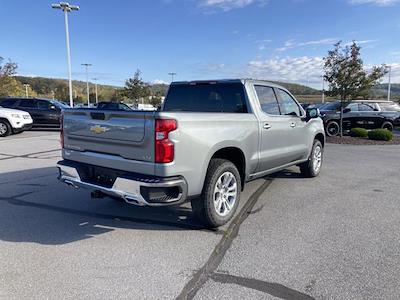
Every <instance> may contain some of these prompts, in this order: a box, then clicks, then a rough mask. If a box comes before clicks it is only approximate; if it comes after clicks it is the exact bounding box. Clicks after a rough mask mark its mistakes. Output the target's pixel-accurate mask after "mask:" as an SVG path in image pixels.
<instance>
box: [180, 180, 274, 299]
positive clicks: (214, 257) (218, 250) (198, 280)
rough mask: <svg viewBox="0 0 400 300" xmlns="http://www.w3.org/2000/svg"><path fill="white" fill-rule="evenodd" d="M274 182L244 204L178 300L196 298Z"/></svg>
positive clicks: (255, 193) (257, 191) (268, 182)
mask: <svg viewBox="0 0 400 300" xmlns="http://www.w3.org/2000/svg"><path fill="white" fill-rule="evenodd" d="M272 181H273V179H272V178H268V179H265V182H264V183H263V184H262V185H261V186H260V187H259V188H258V189H257V190H256V191H255V192H254V193H253V194H252V195H251V196H250V198H249V200H248V201H247V202H246V203H245V204H244V206H243V207H242V209H241V210H240V211H239V213H238V214H237V216H236V217H235V218H234V219H233V221H232V222H231V223H230V225H229V227H228V229H227V230H226V231H225V234H224V235H223V237H222V238H221V240H220V241H219V243H218V244H217V245H216V246H215V248H214V251H213V252H212V254H211V256H210V257H209V259H208V261H207V262H206V263H205V264H204V265H203V267H201V268H200V269H199V270H198V271H197V272H196V273H195V274H194V275H193V277H192V279H191V280H190V281H189V282H188V283H187V284H186V285H185V286H184V288H183V289H182V291H181V293H180V294H179V295H178V297H177V298H176V299H178V300H181V299H193V298H194V297H195V296H196V294H197V292H198V291H199V290H200V288H201V287H202V286H203V285H204V284H205V283H206V282H207V280H208V279H209V278H210V277H211V276H212V274H213V273H214V272H215V270H216V269H217V268H218V266H219V265H220V263H221V261H222V259H223V258H224V256H225V254H226V252H227V251H228V249H229V248H230V246H231V245H232V242H233V240H234V239H235V238H236V237H237V235H238V233H239V229H240V225H241V224H242V223H243V222H244V221H245V220H246V219H247V217H248V216H249V215H250V213H251V211H252V209H253V207H254V205H255V204H256V203H257V201H258V199H259V198H260V196H261V195H262V193H264V191H265V190H266V189H267V188H268V187H269V185H270V184H271V183H272Z"/></svg>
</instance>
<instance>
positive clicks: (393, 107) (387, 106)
mask: <svg viewBox="0 0 400 300" xmlns="http://www.w3.org/2000/svg"><path fill="white" fill-rule="evenodd" d="M379 106H380V107H381V109H382V110H383V111H400V105H399V104H397V103H379Z"/></svg>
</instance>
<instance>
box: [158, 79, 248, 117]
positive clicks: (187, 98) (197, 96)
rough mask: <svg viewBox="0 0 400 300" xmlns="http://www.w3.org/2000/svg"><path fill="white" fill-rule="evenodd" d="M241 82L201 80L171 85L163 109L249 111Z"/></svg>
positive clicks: (177, 110)
mask: <svg viewBox="0 0 400 300" xmlns="http://www.w3.org/2000/svg"><path fill="white" fill-rule="evenodd" d="M245 95H246V94H245V91H244V86H243V84H242V83H241V82H232V83H226V82H199V83H187V84H186V83H185V84H173V85H171V87H170V89H169V91H168V94H167V98H166V100H165V103H164V107H163V111H175V112H179V111H185V112H220V113H248V112H249V110H248V107H247V101H246V96H245Z"/></svg>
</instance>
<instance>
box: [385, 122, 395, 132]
mask: <svg viewBox="0 0 400 300" xmlns="http://www.w3.org/2000/svg"><path fill="white" fill-rule="evenodd" d="M382 128H383V129H387V130H389V131H393V124H392V123H390V122H384V123H383V124H382Z"/></svg>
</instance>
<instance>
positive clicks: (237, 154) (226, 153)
mask: <svg viewBox="0 0 400 300" xmlns="http://www.w3.org/2000/svg"><path fill="white" fill-rule="evenodd" d="M213 158H222V159H226V160H229V161H231V162H232V163H233V164H234V165H235V166H236V168H237V169H238V171H239V174H240V179H241V182H242V190H243V188H244V184H245V180H246V158H245V156H244V154H243V152H242V150H240V149H239V148H235V147H228V148H223V149H220V150H218V151H217V152H215V153H214V155H213V156H212V157H211V159H213Z"/></svg>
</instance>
